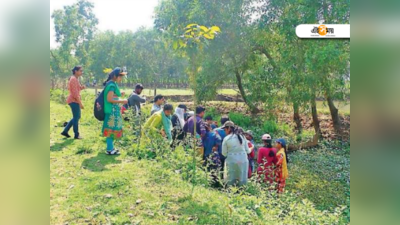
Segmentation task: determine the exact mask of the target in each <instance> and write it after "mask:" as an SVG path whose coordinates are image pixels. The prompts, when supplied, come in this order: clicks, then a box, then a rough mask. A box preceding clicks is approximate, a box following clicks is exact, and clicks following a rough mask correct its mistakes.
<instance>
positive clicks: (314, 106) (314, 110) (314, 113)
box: [311, 97, 322, 139]
mask: <svg viewBox="0 0 400 225" xmlns="http://www.w3.org/2000/svg"><path fill="white" fill-rule="evenodd" d="M311 112H312V119H313V126H314V130H315V134H316V135H317V137H318V139H322V133H321V126H320V122H319V119H318V111H317V102H316V101H315V97H313V98H312V100H311Z"/></svg>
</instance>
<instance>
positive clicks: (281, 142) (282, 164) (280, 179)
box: [275, 138, 289, 194]
mask: <svg viewBox="0 0 400 225" xmlns="http://www.w3.org/2000/svg"><path fill="white" fill-rule="evenodd" d="M276 149H280V150H279V151H278V153H276V160H277V162H276V170H275V175H276V182H277V190H278V193H279V194H282V193H283V192H284V191H285V186H286V179H287V178H288V177H289V171H288V168H287V163H288V158H287V154H286V153H287V152H286V151H287V150H286V141H285V139H282V138H280V139H278V140H277V141H276Z"/></svg>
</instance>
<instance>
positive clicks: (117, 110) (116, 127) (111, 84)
mask: <svg viewBox="0 0 400 225" xmlns="http://www.w3.org/2000/svg"><path fill="white" fill-rule="evenodd" d="M125 75H127V72H126V69H121V68H119V67H117V68H115V69H114V70H113V71H112V72H111V73H110V74H109V75H108V79H107V81H106V82H104V86H105V89H104V113H105V115H106V117H105V119H104V123H103V129H102V133H103V135H104V137H106V138H107V139H106V141H107V154H108V155H119V154H120V153H119V151H118V150H116V149H115V148H114V139H119V138H121V137H122V125H123V123H122V116H121V105H120V104H127V103H128V100H127V99H120V97H123V96H124V95H125V93H124V92H121V91H120V89H119V87H118V84H117V83H121V81H122V78H123V77H124V76H125Z"/></svg>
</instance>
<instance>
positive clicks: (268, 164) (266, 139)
mask: <svg viewBox="0 0 400 225" xmlns="http://www.w3.org/2000/svg"><path fill="white" fill-rule="evenodd" d="M262 141H263V143H264V147H262V148H260V149H259V150H258V158H257V163H258V165H259V166H258V169H257V174H258V178H259V180H260V181H263V182H265V183H269V184H272V183H273V182H274V169H275V168H274V167H275V164H276V162H277V159H276V149H275V148H273V147H272V138H271V135H269V134H264V135H263V136H262Z"/></svg>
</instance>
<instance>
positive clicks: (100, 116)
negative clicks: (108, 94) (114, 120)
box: [93, 84, 108, 121]
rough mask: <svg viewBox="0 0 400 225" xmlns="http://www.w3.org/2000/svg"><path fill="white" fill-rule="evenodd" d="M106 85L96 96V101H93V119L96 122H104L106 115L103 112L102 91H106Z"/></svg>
mask: <svg viewBox="0 0 400 225" xmlns="http://www.w3.org/2000/svg"><path fill="white" fill-rule="evenodd" d="M107 86H108V84H107V85H106V86H105V87H104V89H103V91H102V92H101V93H100V94H99V96H97V98H96V100H95V101H94V110H93V112H94V117H96V119H97V120H98V121H104V119H105V117H106V114H105V112H104V91H105V90H106V88H107Z"/></svg>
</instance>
